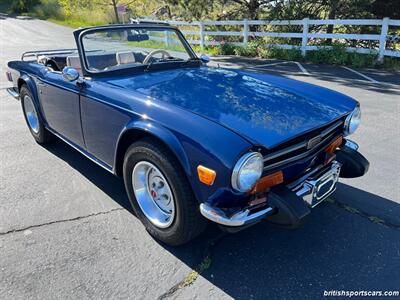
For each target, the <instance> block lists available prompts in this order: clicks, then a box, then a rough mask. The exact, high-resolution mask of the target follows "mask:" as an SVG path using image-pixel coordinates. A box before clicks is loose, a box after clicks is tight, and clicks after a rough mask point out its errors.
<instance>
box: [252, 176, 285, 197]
mask: <svg viewBox="0 0 400 300" xmlns="http://www.w3.org/2000/svg"><path fill="white" fill-rule="evenodd" d="M282 182H283V173H282V171H278V172H275V173H272V174H269V175H267V176H264V177H262V178H260V180H259V181H257V183H256V185H255V186H254V188H253V189H252V190H251V191H250V193H251V194H254V193H258V192H262V191H264V190H266V189H267V188H270V187H272V186H275V185H278V184H280V183H282Z"/></svg>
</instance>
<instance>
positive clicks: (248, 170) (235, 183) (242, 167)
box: [232, 152, 264, 192]
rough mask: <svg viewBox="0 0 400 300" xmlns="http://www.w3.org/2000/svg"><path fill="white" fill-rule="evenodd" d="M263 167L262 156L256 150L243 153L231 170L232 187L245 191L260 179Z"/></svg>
mask: <svg viewBox="0 0 400 300" xmlns="http://www.w3.org/2000/svg"><path fill="white" fill-rule="evenodd" d="M263 167H264V161H263V157H262V155H261V154H260V153H258V152H250V153H246V154H245V155H243V156H242V157H241V158H240V159H239V160H238V162H237V163H236V165H235V168H234V169H233V172H232V187H233V188H234V189H235V190H237V191H239V192H247V191H248V190H250V189H251V188H252V187H253V186H254V185H255V184H256V182H257V181H258V179H260V177H261V174H262V171H263Z"/></svg>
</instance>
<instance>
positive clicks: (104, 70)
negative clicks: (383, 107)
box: [7, 23, 369, 245]
mask: <svg viewBox="0 0 400 300" xmlns="http://www.w3.org/2000/svg"><path fill="white" fill-rule="evenodd" d="M74 36H75V40H76V46H77V49H62V50H49V51H31V52H26V53H24V54H23V55H22V59H21V60H19V61H10V62H9V63H8V67H9V70H8V71H7V76H8V79H9V80H10V81H12V82H13V88H10V89H9V92H10V93H11V94H12V95H13V96H14V97H16V98H17V99H20V100H21V104H22V110H23V113H24V116H25V119H26V122H27V124H28V127H29V130H30V131H31V133H32V135H33V137H34V139H35V140H36V141H37V142H38V143H39V144H44V143H48V142H51V140H52V139H53V138H54V137H55V136H56V137H58V138H60V139H61V140H63V141H65V142H66V143H68V144H69V145H71V146H72V147H73V148H75V149H76V150H78V151H79V152H81V153H82V154H83V155H85V156H86V157H87V158H89V159H90V160H92V161H93V162H95V163H96V164H98V165H99V166H101V167H103V168H104V169H106V170H107V171H109V172H111V173H113V174H115V175H117V176H121V177H123V179H124V182H125V187H126V191H127V194H128V196H129V199H130V202H131V204H132V206H133V209H134V211H135V213H136V215H137V217H138V218H139V219H140V220H141V221H142V223H143V224H144V226H145V227H146V229H147V230H148V231H149V232H150V234H151V235H153V236H154V237H155V238H157V239H159V240H161V241H163V242H165V243H167V244H171V245H179V244H182V243H185V242H187V241H189V240H191V239H192V238H194V237H195V236H196V235H198V234H199V233H200V232H202V230H203V229H204V228H205V226H206V224H207V220H211V221H213V222H215V223H218V224H219V225H220V226H221V227H222V228H223V229H224V230H227V231H230V232H234V231H237V230H240V229H243V228H246V227H247V226H249V225H253V224H255V223H257V222H259V221H261V220H265V221H268V222H271V223H274V224H277V225H280V226H283V227H288V228H296V227H298V226H299V225H300V224H301V223H303V220H304V219H305V218H306V217H307V215H309V214H310V210H311V209H312V208H313V207H314V206H315V205H317V204H318V203H320V202H321V201H323V200H324V199H326V198H327V197H328V196H329V195H330V194H331V193H332V192H333V191H334V190H335V188H336V184H337V181H338V178H339V177H347V178H349V177H358V176H362V175H364V174H365V173H366V172H367V170H368V166H369V163H368V161H367V160H366V159H365V158H364V157H363V156H362V155H361V154H359V153H358V151H357V150H358V146H357V144H356V143H354V142H352V141H350V140H348V139H347V136H348V135H350V134H351V133H353V132H354V131H355V130H356V129H357V127H358V125H359V123H360V107H359V104H358V102H356V101H355V100H353V99H352V98H350V97H347V96H345V95H342V94H340V93H337V92H335V91H331V90H328V89H325V88H322V87H318V86H314V85H310V84H307V83H303V82H299V81H295V80H290V79H286V78H283V77H276V76H271V75H265V74H257V73H251V72H246V71H241V70H229V69H224V68H219V67H218V68H211V67H207V65H206V63H207V57H205V56H201V57H200V58H198V57H197V56H196V54H195V53H194V52H193V50H192V49H191V47H190V46H189V44H188V42H187V41H186V40H185V38H184V37H183V35H182V33H181V32H180V31H179V30H178V29H176V28H174V27H171V26H169V25H168V24H163V23H137V24H131V25H110V26H102V27H93V28H84V29H79V30H76V31H75V32H74Z"/></svg>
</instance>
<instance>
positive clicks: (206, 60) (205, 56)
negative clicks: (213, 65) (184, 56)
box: [200, 54, 210, 64]
mask: <svg viewBox="0 0 400 300" xmlns="http://www.w3.org/2000/svg"><path fill="white" fill-rule="evenodd" d="M200 60H201V61H202V62H203V63H205V64H206V63H209V62H210V58H209V57H208V55H206V54H202V55H200Z"/></svg>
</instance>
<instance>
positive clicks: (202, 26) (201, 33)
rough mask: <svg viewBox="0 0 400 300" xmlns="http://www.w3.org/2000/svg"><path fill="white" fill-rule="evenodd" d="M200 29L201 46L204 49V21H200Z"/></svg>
mask: <svg viewBox="0 0 400 300" xmlns="http://www.w3.org/2000/svg"><path fill="white" fill-rule="evenodd" d="M199 29H200V48H201V50H204V23H203V22H202V21H200V22H199Z"/></svg>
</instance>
